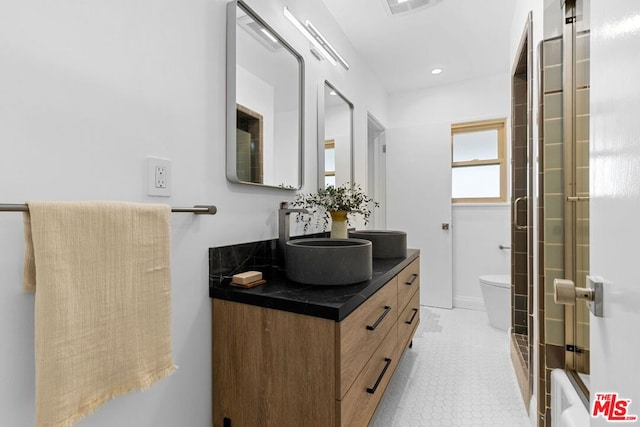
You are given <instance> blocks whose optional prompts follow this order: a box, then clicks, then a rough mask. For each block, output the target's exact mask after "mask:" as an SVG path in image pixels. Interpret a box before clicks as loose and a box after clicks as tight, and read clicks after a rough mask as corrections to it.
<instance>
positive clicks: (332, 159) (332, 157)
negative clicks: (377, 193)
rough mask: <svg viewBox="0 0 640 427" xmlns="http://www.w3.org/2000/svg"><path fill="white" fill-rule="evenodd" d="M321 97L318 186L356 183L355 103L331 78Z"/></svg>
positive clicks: (325, 84) (321, 92)
mask: <svg viewBox="0 0 640 427" xmlns="http://www.w3.org/2000/svg"><path fill="white" fill-rule="evenodd" d="M318 101H319V102H318V104H319V106H318V110H319V112H320V114H319V123H318V128H319V132H318V134H319V138H318V140H319V143H318V146H319V149H320V152H319V154H320V155H319V160H320V161H319V163H320V165H319V168H318V169H319V171H321V174H320V176H319V187H320V188H326V187H327V186H329V185H333V186H339V185H342V184H345V183H347V182H351V183H353V154H352V151H353V148H352V147H353V142H352V135H353V131H352V129H353V124H352V122H353V104H351V102H349V101H348V100H347V99H346V98H345V97H344V96H343V95H342V94H341V93H340V92H338V91H337V90H336V89H335V87H333V86H332V85H331V84H330V83H329V82H325V83H324V85H323V87H322V89H321V91H320V96H319V99H318Z"/></svg>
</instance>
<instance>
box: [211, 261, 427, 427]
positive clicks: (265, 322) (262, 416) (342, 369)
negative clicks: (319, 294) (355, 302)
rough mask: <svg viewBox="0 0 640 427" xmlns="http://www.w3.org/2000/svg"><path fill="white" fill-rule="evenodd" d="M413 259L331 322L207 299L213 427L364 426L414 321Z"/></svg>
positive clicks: (417, 299) (416, 309)
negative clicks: (209, 302)
mask: <svg viewBox="0 0 640 427" xmlns="http://www.w3.org/2000/svg"><path fill="white" fill-rule="evenodd" d="M419 260H420V259H419V258H417V259H416V260H414V261H413V262H412V263H411V264H409V265H408V266H407V267H405V269H403V270H402V271H401V272H400V273H399V274H398V275H397V276H395V277H393V278H392V279H391V280H389V281H388V282H387V283H386V284H385V285H384V286H383V287H381V288H380V289H379V290H378V291H377V292H376V293H374V294H373V295H372V296H371V297H370V298H368V299H367V300H366V301H365V302H364V303H362V304H361V305H360V306H359V307H358V308H357V309H355V310H354V311H353V312H352V313H350V314H349V315H348V316H347V317H346V318H345V319H343V320H342V321H341V322H336V321H334V320H329V319H323V318H318V317H313V316H307V315H302V314H296V313H290V312H287V311H282V310H274V309H270V308H265V307H260V306H255V305H249V304H243V303H237V302H232V301H226V300H222V299H216V298H214V299H213V319H212V320H213V425H214V426H216V427H227V426H229V427H245V426H249V427H255V426H278V427H280V426H305V427H306V426H349V427H357V426H366V425H368V423H369V421H370V420H371V417H372V416H373V413H374V412H375V409H376V407H377V406H378V403H379V401H380V399H381V397H382V394H383V393H384V391H385V389H386V387H387V384H388V383H389V381H390V379H391V376H392V375H393V372H394V371H395V369H396V366H397V364H398V361H399V359H400V357H401V356H402V354H403V352H404V351H405V349H406V348H407V346H408V345H409V343H410V342H411V338H412V336H413V334H414V332H415V329H416V327H417V325H418V322H419V318H420V313H419V308H420V292H419V269H420V267H419ZM409 281H411V284H410V285H408V284H405V283H406V282H409Z"/></svg>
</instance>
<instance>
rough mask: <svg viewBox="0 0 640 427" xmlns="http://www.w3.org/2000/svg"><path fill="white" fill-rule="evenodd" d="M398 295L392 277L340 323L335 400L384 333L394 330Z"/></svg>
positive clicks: (350, 381)
mask: <svg viewBox="0 0 640 427" xmlns="http://www.w3.org/2000/svg"><path fill="white" fill-rule="evenodd" d="M397 293H398V289H397V278H396V277H394V278H393V279H391V280H390V281H389V282H387V284H386V285H384V286H383V287H382V288H381V289H379V290H378V291H377V292H376V293H375V294H374V295H372V296H371V297H370V298H369V299H368V300H367V301H366V302H365V303H364V304H362V305H361V306H360V307H358V309H356V310H355V311H354V312H353V313H351V314H350V315H349V316H348V317H347V318H346V319H344V320H343V321H342V322H340V326H339V328H338V342H339V343H340V345H339V346H338V349H337V351H339V355H338V358H337V360H338V362H339V366H338V367H337V369H336V375H337V382H338V384H337V387H336V393H337V394H336V399H341V398H342V396H344V395H345V393H346V392H347V390H349V387H351V385H352V384H353V381H354V380H355V378H356V377H357V376H358V374H359V373H360V372H361V371H362V368H363V367H364V365H365V364H366V363H367V361H368V360H369V358H370V357H371V355H372V354H373V352H374V351H375V350H376V349H377V348H378V346H379V345H380V343H381V342H382V340H383V339H384V337H385V336H386V335H387V333H388V332H389V331H390V330H391V329H392V328H393V329H395V323H396V319H397V318H398V314H399V313H400V310H398V296H397Z"/></svg>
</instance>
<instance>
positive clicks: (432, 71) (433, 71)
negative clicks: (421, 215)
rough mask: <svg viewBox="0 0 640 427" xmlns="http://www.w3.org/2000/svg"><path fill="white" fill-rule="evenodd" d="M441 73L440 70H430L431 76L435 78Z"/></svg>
mask: <svg viewBox="0 0 640 427" xmlns="http://www.w3.org/2000/svg"><path fill="white" fill-rule="evenodd" d="M441 72H442V68H434V69H433V70H431V74H433V75H434V76H437V75H438V74H440V73H441Z"/></svg>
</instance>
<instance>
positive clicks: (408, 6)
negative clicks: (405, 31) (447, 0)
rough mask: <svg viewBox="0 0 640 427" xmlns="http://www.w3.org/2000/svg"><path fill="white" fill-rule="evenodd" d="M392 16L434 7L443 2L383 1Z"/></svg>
mask: <svg viewBox="0 0 640 427" xmlns="http://www.w3.org/2000/svg"><path fill="white" fill-rule="evenodd" d="M383 1H384V2H385V3H386V4H387V7H388V11H389V12H391V14H392V15H398V14H401V13H407V12H411V11H415V10H417V9H420V8H422V7H424V6H433V5H435V4H436V3H439V2H441V1H442V0H383Z"/></svg>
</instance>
